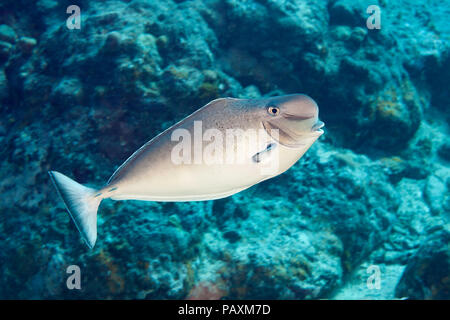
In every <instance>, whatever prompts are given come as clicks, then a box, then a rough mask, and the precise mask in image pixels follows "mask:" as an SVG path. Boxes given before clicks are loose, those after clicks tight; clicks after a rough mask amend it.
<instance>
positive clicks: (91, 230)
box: [48, 171, 103, 249]
mask: <svg viewBox="0 0 450 320" xmlns="http://www.w3.org/2000/svg"><path fill="white" fill-rule="evenodd" d="M48 173H49V175H50V177H51V178H52V181H53V184H54V185H55V187H56V190H58V193H59V195H60V197H61V198H62V199H63V201H64V204H65V205H66V208H67V211H69V214H70V216H71V217H72V220H73V222H75V225H76V226H77V228H78V231H80V233H81V235H82V236H83V239H84V240H85V241H86V244H87V245H88V247H89V248H91V249H92V248H93V247H94V245H95V241H96V240H97V209H98V206H99V205H100V202H101V201H102V199H103V198H102V197H101V196H99V195H97V190H95V189H91V188H88V187H85V186H83V185H81V184H79V183H78V182H76V181H74V180H72V179H70V178H68V177H66V176H65V175H63V174H62V173H59V172H56V171H49V172H48Z"/></svg>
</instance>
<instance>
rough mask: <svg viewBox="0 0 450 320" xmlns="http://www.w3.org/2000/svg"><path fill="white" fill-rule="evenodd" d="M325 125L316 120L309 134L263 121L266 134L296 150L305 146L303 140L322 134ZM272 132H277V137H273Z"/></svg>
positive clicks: (277, 123)
mask: <svg viewBox="0 0 450 320" xmlns="http://www.w3.org/2000/svg"><path fill="white" fill-rule="evenodd" d="M324 125H325V123H323V122H322V121H320V120H318V121H317V122H316V123H315V124H314V125H313V126H312V128H311V131H310V132H295V131H294V130H292V129H291V128H289V127H288V126H283V125H281V123H279V122H278V121H263V127H264V129H265V130H266V132H267V133H268V134H269V135H270V136H271V137H272V138H273V139H275V140H277V141H278V142H279V143H280V144H282V145H284V146H287V147H291V148H297V147H301V146H303V145H305V140H309V139H310V138H312V137H319V136H321V135H322V134H323V130H322V128H323V126H324ZM274 130H277V131H278V136H276V135H274Z"/></svg>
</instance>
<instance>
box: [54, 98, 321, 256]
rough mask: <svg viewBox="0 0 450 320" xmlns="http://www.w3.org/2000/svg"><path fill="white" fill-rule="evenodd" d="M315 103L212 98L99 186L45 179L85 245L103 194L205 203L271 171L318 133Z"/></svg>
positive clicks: (283, 166) (292, 159)
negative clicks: (51, 185)
mask: <svg viewBox="0 0 450 320" xmlns="http://www.w3.org/2000/svg"><path fill="white" fill-rule="evenodd" d="M323 126H324V123H323V122H322V121H320V120H319V108H318V106H317V104H316V102H315V101H314V100H313V99H311V98H310V97H308V96H307V95H303V94H292V95H284V96H277V97H269V98H261V99H235V98H221V99H216V100H213V101H211V102H209V103H208V104H206V105H205V106H203V107H202V108H200V109H198V110H197V111H195V112H194V113H192V114H191V115H189V116H188V117H186V118H184V119H183V120H181V121H180V122H178V123H176V124H174V125H173V126H171V127H170V128H168V129H167V130H165V131H163V132H161V133H160V134H159V135H157V136H155V137H154V138H153V139H151V140H150V141H148V142H147V143H145V144H144V145H143V146H142V147H141V148H140V149H138V150H137V151H135V152H134V153H133V154H132V155H131V156H130V157H129V158H128V159H127V160H126V161H125V162H124V163H123V164H122V165H121V166H120V167H118V169H117V170H116V171H115V172H114V173H113V175H112V176H111V178H109V180H108V182H107V183H106V184H105V185H104V186H103V187H101V188H90V187H86V186H83V185H81V184H79V183H77V182H75V181H74V180H72V179H70V178H68V177H67V176H65V175H63V174H62V173H59V172H57V171H49V175H50V177H51V180H52V181H53V184H54V186H55V187H56V189H57V191H58V194H59V196H60V197H61V199H62V200H63V201H64V204H65V206H66V208H67V211H68V212H69V214H70V216H71V218H72V220H73V221H74V223H75V225H76V227H77V228H78V230H79V231H80V233H81V235H82V237H83V239H84V240H85V242H86V244H87V245H88V246H89V248H92V247H93V246H94V245H95V242H96V239H97V210H98V207H99V205H100V202H101V201H102V200H104V199H112V200H143V201H204V200H214V199H219V198H224V197H228V196H231V195H233V194H235V193H237V192H240V191H242V190H245V189H247V188H249V187H251V186H253V185H255V184H257V183H259V182H261V181H264V180H267V179H270V178H272V177H275V176H277V175H279V174H281V173H283V172H285V171H286V170H287V169H289V168H290V167H291V166H292V165H293V164H294V163H296V162H297V160H299V159H300V158H301V157H302V156H303V154H304V153H305V152H306V151H307V150H308V149H309V147H311V145H312V144H313V143H314V142H315V141H316V140H317V139H318V138H319V137H320V136H321V135H322V134H323V130H322V129H321V128H322V127H323Z"/></svg>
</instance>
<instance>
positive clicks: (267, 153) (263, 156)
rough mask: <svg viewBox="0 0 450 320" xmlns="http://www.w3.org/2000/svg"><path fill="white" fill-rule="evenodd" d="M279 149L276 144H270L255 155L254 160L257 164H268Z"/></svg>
mask: <svg viewBox="0 0 450 320" xmlns="http://www.w3.org/2000/svg"><path fill="white" fill-rule="evenodd" d="M276 147H277V144H276V143H273V142H272V143H269V144H268V145H267V146H266V148H265V149H264V150H262V151H259V152H257V153H255V154H254V155H253V156H252V160H253V162H255V163H260V162H266V161H268V160H269V159H270V158H271V157H272V155H273V154H274V151H273V150H274V149H275V148H276Z"/></svg>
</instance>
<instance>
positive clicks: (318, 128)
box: [311, 120, 325, 134]
mask: <svg viewBox="0 0 450 320" xmlns="http://www.w3.org/2000/svg"><path fill="white" fill-rule="evenodd" d="M324 126H325V123H324V122H323V121H320V120H317V122H316V123H315V124H314V125H313V126H312V128H311V131H312V132H319V133H320V134H322V133H323V130H322V128H323V127H324Z"/></svg>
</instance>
